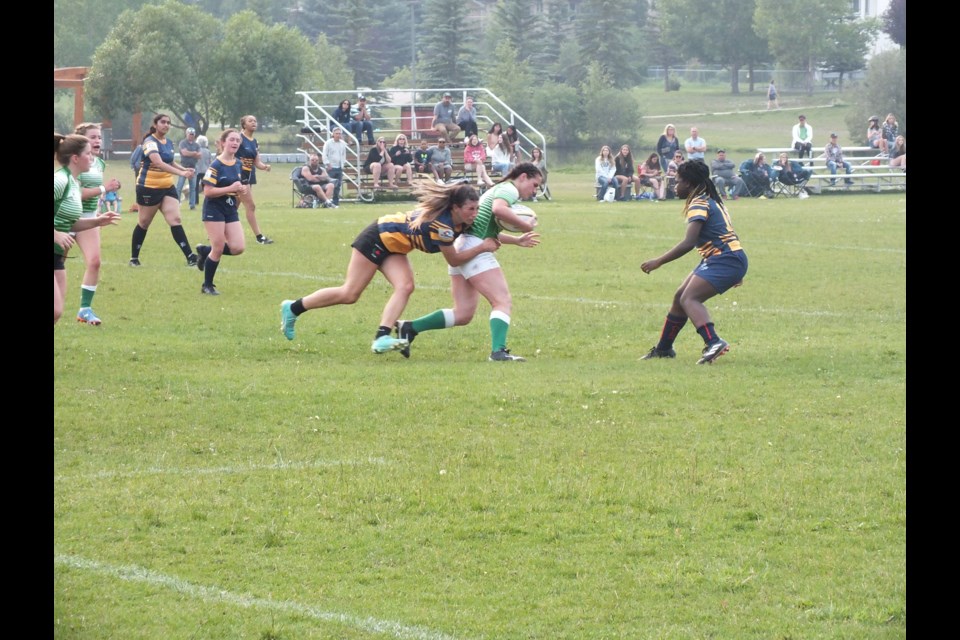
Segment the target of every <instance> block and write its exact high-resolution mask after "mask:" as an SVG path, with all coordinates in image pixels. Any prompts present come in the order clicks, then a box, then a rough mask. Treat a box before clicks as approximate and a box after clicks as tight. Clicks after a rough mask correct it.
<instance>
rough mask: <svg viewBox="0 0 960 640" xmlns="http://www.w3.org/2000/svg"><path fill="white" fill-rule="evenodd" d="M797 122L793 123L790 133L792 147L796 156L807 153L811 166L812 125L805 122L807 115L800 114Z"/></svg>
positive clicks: (800, 156) (799, 156)
mask: <svg viewBox="0 0 960 640" xmlns="http://www.w3.org/2000/svg"><path fill="white" fill-rule="evenodd" d="M797 120H798V122H797V124H795V125H793V130H791V132H790V135H791V136H793V142H792V143H791V144H792V145H793V148H794V149H796V150H797V157H798V158H802V157H803V154H807V157H808V158H810V160H811V161H810V166H811V167H812V166H813V127H811V126H810V125H808V124H807V116H805V115H803V114H800V116H799V117H798V118H797Z"/></svg>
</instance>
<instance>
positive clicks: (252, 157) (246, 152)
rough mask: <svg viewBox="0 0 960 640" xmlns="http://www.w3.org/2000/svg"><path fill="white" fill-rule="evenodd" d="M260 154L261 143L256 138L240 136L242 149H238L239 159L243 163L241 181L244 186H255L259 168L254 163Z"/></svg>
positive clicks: (243, 134) (242, 134)
mask: <svg viewBox="0 0 960 640" xmlns="http://www.w3.org/2000/svg"><path fill="white" fill-rule="evenodd" d="M259 153H260V143H258V142H257V139H256V138H248V137H247V135H246V134H245V133H241V134H240V148H239V149H237V158H239V159H240V162H242V163H243V174H242V176H241V181H242V182H243V183H244V184H248V183H249V184H255V183H256V176H257V167H256V165H255V164H254V162H255V161H256V159H257V155H259Z"/></svg>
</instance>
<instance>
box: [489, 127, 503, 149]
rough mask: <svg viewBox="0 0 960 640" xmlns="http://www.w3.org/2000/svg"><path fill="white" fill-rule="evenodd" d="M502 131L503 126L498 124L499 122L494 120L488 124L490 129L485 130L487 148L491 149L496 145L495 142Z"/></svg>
mask: <svg viewBox="0 0 960 640" xmlns="http://www.w3.org/2000/svg"><path fill="white" fill-rule="evenodd" d="M502 133H503V127H502V126H500V123H499V122H494V123H493V124H492V125H490V130H489V131H487V149H493V148H494V147H495V146H497V142H498V141H499V140H500V135H501V134H502Z"/></svg>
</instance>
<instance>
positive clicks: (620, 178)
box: [613, 144, 640, 201]
mask: <svg viewBox="0 0 960 640" xmlns="http://www.w3.org/2000/svg"><path fill="white" fill-rule="evenodd" d="M613 164H614V166H615V167H616V171H614V175H615V176H616V177H617V182H618V183H619V184H618V188H619V189H620V193H619V194H618V196H617V200H620V201H622V200H626V199H627V190H629V189H630V185H633V191H634V193H636V192H637V191H639V187H640V178H639V177H638V176H635V175H634V173H633V154H632V153H630V146H629V145H626V144H625V145H623V146H622V147H620V153H618V154H617V155H616V156H614V158H613Z"/></svg>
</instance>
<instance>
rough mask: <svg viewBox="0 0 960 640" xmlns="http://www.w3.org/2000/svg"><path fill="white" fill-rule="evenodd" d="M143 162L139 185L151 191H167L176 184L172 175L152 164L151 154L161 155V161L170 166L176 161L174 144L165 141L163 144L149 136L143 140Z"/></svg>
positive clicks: (138, 177) (138, 178)
mask: <svg viewBox="0 0 960 640" xmlns="http://www.w3.org/2000/svg"><path fill="white" fill-rule="evenodd" d="M140 146H141V147H142V148H143V162H142V164H141V165H140V174H139V175H138V176H137V184H138V185H140V186H142V187H147V188H149V189H166V188H167V187H172V186H173V185H174V183H175V182H176V180H175V177H176V176H174V175H173V174H172V173H167V172H166V171H164V170H163V169H158V168H156V167H155V166H153V163H152V162H150V154H152V153H158V154H160V159H161V160H163V161H164V162H165V163H167V164H170V163H172V162H173V159H174V149H173V142H172V141H170V140H164V141H163V142H161V141H160V140H158V139H157V138H156V137H154V136H152V135H149V136H147V137H146V138H144V139H143V144H141V145H140Z"/></svg>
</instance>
